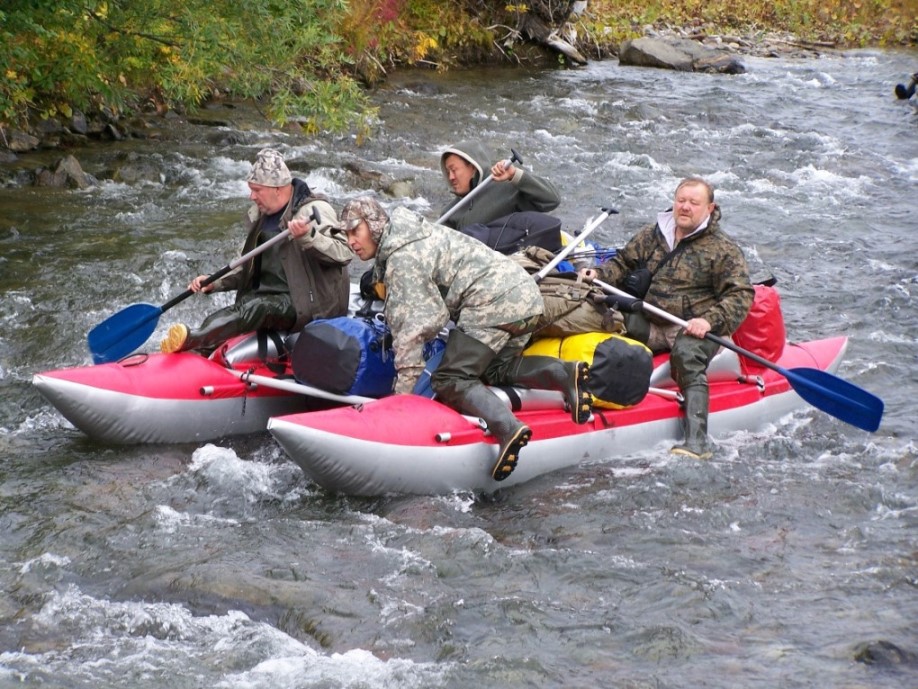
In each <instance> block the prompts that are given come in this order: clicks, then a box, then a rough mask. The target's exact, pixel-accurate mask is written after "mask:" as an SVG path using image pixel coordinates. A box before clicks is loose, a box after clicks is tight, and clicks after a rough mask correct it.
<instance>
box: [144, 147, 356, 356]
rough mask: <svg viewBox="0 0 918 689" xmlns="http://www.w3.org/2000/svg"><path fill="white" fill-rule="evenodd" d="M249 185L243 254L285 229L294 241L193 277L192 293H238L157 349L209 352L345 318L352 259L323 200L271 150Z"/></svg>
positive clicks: (176, 329)
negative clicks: (254, 334) (223, 270)
mask: <svg viewBox="0 0 918 689" xmlns="http://www.w3.org/2000/svg"><path fill="white" fill-rule="evenodd" d="M247 180H248V184H249V190H250V192H251V193H250V198H251V199H252V201H253V202H254V204H253V206H252V207H251V208H250V209H249V212H248V215H247V217H246V221H247V224H248V228H249V231H248V236H247V237H246V240H245V246H244V248H243V253H248V252H249V251H251V250H253V249H254V248H255V247H256V246H258V245H259V244H262V243H263V242H265V241H266V240H268V239H270V238H271V237H273V236H276V235H277V234H278V233H279V232H282V231H283V230H284V229H287V228H289V229H290V235H291V240H290V241H289V242H283V241H282V242H281V243H280V244H276V245H275V246H273V247H271V248H270V249H267V250H266V251H265V252H264V253H262V254H259V255H258V256H256V257H255V258H253V259H252V260H251V261H250V262H248V263H246V264H244V265H241V266H239V267H238V268H236V269H235V270H234V271H232V272H230V273H228V274H227V275H225V276H224V277H222V278H221V279H219V280H217V281H215V282H213V283H212V284H210V285H206V286H204V287H202V286H201V283H202V281H204V280H206V279H207V276H206V275H199V276H198V277H196V278H195V279H194V280H192V281H191V283H190V284H189V285H188V289H190V290H192V291H194V292H211V291H228V290H237V291H236V301H235V303H234V304H233V305H232V306H227V307H225V308H222V309H219V310H218V311H215V312H214V313H212V314H210V315H209V316H208V317H207V318H205V319H204V322H203V323H202V324H201V326H200V327H199V328H197V329H194V330H191V329H189V328H188V326H186V325H185V324H184V323H176V324H174V325H172V326H171V327H170V328H169V331H168V334H167V335H166V337H165V338H164V339H163V341H162V343H161V345H160V349H161V350H162V351H163V352H165V353H167V354H168V353H172V352H179V351H184V350H189V349H198V350H202V351H205V352H207V351H210V350H213V349H214V348H215V347H216V346H217V345H219V344H220V343H221V342H223V341H224V340H226V339H228V338H230V337H234V336H236V335H241V334H242V333H247V332H251V331H253V330H258V329H260V328H266V329H269V330H298V329H300V328H301V327H303V326H304V325H305V324H306V323H308V322H309V321H311V320H313V319H315V318H331V317H334V316H343V315H345V314H346V313H347V307H348V300H349V295H350V278H349V277H348V272H347V265H348V263H350V262H351V259H353V257H354V255H353V253H351V250H350V249H348V247H347V242H346V241H345V238H344V236H343V234H342V233H341V232H339V231H338V230H337V227H336V224H335V223H336V222H337V217H336V215H335V211H334V209H333V208H332V207H331V205H330V204H329V203H328V201H326V200H325V198H324V197H322V196H316V195H314V194H313V193H312V191H311V190H310V188H309V185H307V184H306V182H305V181H303V180H301V179H298V178H294V177H293V176H292V175H291V174H290V170H289V169H287V165H286V164H285V163H284V159H283V158H282V157H281V155H280V153H278V152H277V151H275V150H272V149H268V148H266V149H264V150H262V151H261V152H260V153H259V154H258V157H257V158H256V160H255V164H254V165H253V166H252V171H251V172H250V173H249V175H248V178H247ZM313 206H315V207H316V208H317V210H318V212H319V217H320V218H321V224H320V225H319V227H318V228H315V227H313V226H312V224H311V223H310V221H309V217H310V216H311V214H312V208H313Z"/></svg>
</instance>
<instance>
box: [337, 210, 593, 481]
mask: <svg viewBox="0 0 918 689" xmlns="http://www.w3.org/2000/svg"><path fill="white" fill-rule="evenodd" d="M341 220H342V223H341V226H342V228H343V229H344V230H345V231H346V232H347V238H348V245H349V246H350V247H351V249H352V250H353V251H354V253H355V254H357V256H358V258H360V259H362V260H370V259H375V260H376V263H375V266H374V269H373V270H374V278H375V280H376V283H377V288H376V289H377V292H378V293H380V292H384V294H381V295H380V296H382V297H383V298H384V299H385V302H386V306H385V313H386V320H387V322H388V324H389V327H390V329H391V331H392V346H393V349H394V350H395V369H396V382H395V392H396V393H397V394H405V393H410V392H411V391H412V390H413V389H414V386H415V384H416V383H417V381H418V378H419V377H420V375H421V373H422V371H423V369H424V364H425V361H424V357H423V346H424V343H425V342H427V341H429V340H431V339H432V338H434V337H435V336H436V335H437V334H438V333H439V332H440V331H441V330H442V329H443V328H444V326H446V324H447V322H448V321H449V320H451V319H452V320H453V321H455V324H456V327H455V328H453V329H452V330H451V331H450V336H449V341H448V342H447V345H446V349H445V350H444V354H443V359H442V361H441V362H440V364H439V365H438V367H437V370H436V371H435V372H434V373H433V375H432V376H431V387H432V388H433V390H434V392H435V393H436V395H437V398H438V399H439V400H440V401H441V402H443V403H444V404H447V405H449V406H450V407H452V408H454V409H456V410H457V411H460V412H462V413H466V414H474V415H476V416H479V417H481V418H482V419H484V420H485V421H486V422H487V424H488V429H489V430H490V431H491V433H492V435H494V436H495V438H496V439H497V440H498V442H499V443H500V449H499V452H498V457H497V460H496V462H495V463H494V465H493V468H492V469H491V475H492V476H493V478H494V479H495V480H497V481H500V480H503V479H504V478H506V477H507V476H509V475H510V472H512V471H513V469H514V467H515V466H516V462H517V459H518V455H519V451H520V449H521V448H522V447H523V446H525V445H526V444H527V443H528V442H529V439H530V438H531V436H532V431H531V429H530V428H529V427H528V426H526V425H525V424H524V423H522V422H521V421H520V420H519V419H517V418H516V417H515V416H514V415H513V414H512V413H511V412H510V410H509V409H508V408H507V407H506V406H505V405H504V403H503V402H502V401H501V400H500V398H498V397H497V396H496V395H495V394H494V393H492V392H491V391H490V390H489V389H488V388H487V387H486V386H485V384H484V383H487V384H490V385H513V384H519V385H523V386H525V387H532V388H545V389H553V390H559V391H561V392H563V393H564V394H565V395H566V396H567V399H568V401H569V403H570V406H571V416H572V419H573V421H574V422H576V423H584V422H586V421H587V420H588V419H589V417H590V413H591V405H592V400H591V397H590V395H589V393H588V392H587V391H586V389H585V388H586V382H587V374H588V369H587V366H586V364H585V363H583V362H562V361H561V360H560V359H555V358H553V357H523V356H522V351H523V349H524V347H525V346H526V343H527V342H528V340H529V333H530V332H531V331H532V330H533V329H534V328H535V327H536V324H537V323H538V320H539V316H540V315H541V314H542V308H543V305H542V296H541V294H540V292H539V288H538V286H537V285H536V283H535V281H534V280H533V279H532V278H531V277H530V276H529V275H528V274H527V273H526V271H525V270H523V268H521V267H520V266H519V265H517V264H516V263H515V262H514V261H512V260H511V259H510V258H508V257H507V256H504V255H503V254H500V253H497V252H496V251H493V250H492V249H490V248H488V247H487V246H486V245H484V244H482V243H481V242H479V241H478V240H477V239H472V238H471V237H467V236H465V235H463V234H461V233H459V232H452V231H449V230H447V229H446V228H444V227H443V226H441V225H436V224H433V223H431V222H429V221H427V220H425V219H424V218H423V217H422V216H420V215H418V214H417V213H414V212H412V211H410V210H408V209H406V208H396V209H395V210H394V211H393V212H392V215H391V217H390V216H389V215H388V214H387V213H386V212H385V210H383V208H382V206H380V204H379V203H378V202H377V201H376V200H375V199H373V198H371V197H363V198H359V199H355V200H353V201H350V202H349V203H348V204H346V205H345V207H344V209H343V210H342V212H341ZM380 286H381V287H380Z"/></svg>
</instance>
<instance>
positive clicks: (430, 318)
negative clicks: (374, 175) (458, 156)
mask: <svg viewBox="0 0 918 689" xmlns="http://www.w3.org/2000/svg"><path fill="white" fill-rule="evenodd" d="M374 271H375V277H376V279H377V281H380V282H383V283H385V285H386V319H387V321H388V322H389V327H390V328H391V330H392V345H393V349H394V350H395V369H396V372H397V379H396V385H395V392H396V393H408V392H411V390H412V389H413V388H414V385H415V382H416V381H417V379H418V377H419V376H420V375H421V372H422V371H423V370H424V358H423V346H424V343H425V342H427V341H428V340H430V339H432V338H433V337H434V336H436V335H437V333H439V332H440V330H442V329H443V327H444V326H445V325H446V324H447V322H448V321H449V320H450V319H452V320H454V321H455V322H456V326H457V327H458V328H460V329H461V330H462V331H463V332H467V333H474V332H477V331H480V330H482V329H496V330H498V331H500V333H501V334H498V333H497V332H495V333H494V337H493V338H488V339H489V340H491V341H490V342H488V343H487V344H489V346H490V345H491V344H492V342H493V343H494V344H498V343H500V344H504V343H506V342H507V341H508V340H509V339H511V338H509V337H506V335H507V333H508V332H509V331H515V330H517V329H518V327H519V326H520V324H519V322H520V321H525V320H526V319H530V318H532V317H533V316H539V315H540V314H541V313H542V308H543V305H542V295H541V294H540V292H539V288H538V286H537V285H536V284H535V282H534V281H533V279H532V278H531V277H530V276H529V275H528V274H527V273H526V271H525V270H523V269H522V268H521V267H520V266H518V265H517V264H516V263H514V262H513V261H512V260H511V259H510V258H508V257H507V256H504V255H503V254H499V253H497V252H496V251H494V250H493V249H490V248H488V247H487V246H486V245H484V244H482V243H481V242H479V241H478V240H477V239H472V238H471V237H467V236H465V235H464V234H461V233H459V232H452V231H450V230H449V229H448V228H446V227H444V226H442V225H435V224H434V223H431V222H429V221H427V220H425V219H424V218H423V217H422V216H420V215H418V214H417V213H414V212H412V211H410V210H408V209H407V208H396V209H395V210H394V211H393V212H392V213H391V215H390V219H389V225H388V227H387V228H386V230H385V231H384V232H383V234H382V237H381V240H380V244H379V249H378V251H377V254H376V266H375V268H374ZM531 323H532V322H531V321H530V322H528V323H526V324H525V325H531ZM501 326H505V327H506V329H502V328H501ZM511 334H514V335H515V334H516V333H515V332H513V333H511Z"/></svg>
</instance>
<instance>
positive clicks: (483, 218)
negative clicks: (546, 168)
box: [440, 141, 561, 229]
mask: <svg viewBox="0 0 918 689" xmlns="http://www.w3.org/2000/svg"><path fill="white" fill-rule="evenodd" d="M492 160H493V158H492V156H491V153H490V152H489V151H488V150H487V149H486V148H485V146H484V145H483V144H482V143H480V142H477V141H464V142H462V143H459V144H455V145H454V146H450V147H448V148H447V149H446V150H445V151H443V153H442V154H441V155H440V170H441V171H442V172H443V178H444V179H445V180H446V183H447V184H448V185H449V188H450V191H452V192H453V194H455V195H456V198H455V199H454V200H453V201H452V202H450V203H449V204H447V205H446V207H445V208H444V209H443V211H442V213H441V215H442V214H443V213H446V212H447V211H448V210H449V209H450V208H452V207H453V206H455V205H456V204H457V203H459V202H460V201H462V199H463V198H464V197H465V196H467V195H468V194H469V192H471V191H472V190H473V189H474V188H475V187H477V186H478V185H479V184H480V183H481V181H482V180H483V179H484V178H485V177H487V175H488V174H491V175H492V176H493V179H494V181H493V183H491V184H490V186H489V187H488V188H487V189H485V190H483V191H482V192H481V193H480V194H479V195H477V196H476V197H475V198H474V199H473V200H472V202H471V203H469V204H467V205H466V206H465V207H464V208H463V209H462V210H460V211H457V212H456V213H455V214H453V215H451V216H450V217H449V219H448V220H446V221H445V222H444V223H443V224H444V225H447V226H448V227H452V228H453V229H460V228H463V227H465V226H466V225H473V224H476V223H489V222H491V221H492V220H497V219H498V218H502V217H504V216H506V215H510V214H511V213H518V212H520V211H538V212H540V213H547V212H549V211H552V210H554V209H555V208H557V207H558V204H560V203H561V197H560V195H559V194H558V190H557V189H555V187H554V185H553V184H552V183H551V182H549V181H548V180H547V179H544V178H542V177H539V176H537V175H534V174H532V173H531V172H524V171H523V170H522V169H520V168H518V167H515V166H514V165H512V164H509V165H506V166H505V165H504V161H498V162H496V163H491V161H492ZM489 168H490V169H489Z"/></svg>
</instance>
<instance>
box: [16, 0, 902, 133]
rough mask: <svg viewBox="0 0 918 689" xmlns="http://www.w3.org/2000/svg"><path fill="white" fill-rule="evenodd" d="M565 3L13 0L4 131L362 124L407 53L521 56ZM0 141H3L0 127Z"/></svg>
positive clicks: (596, 40)
mask: <svg viewBox="0 0 918 689" xmlns="http://www.w3.org/2000/svg"><path fill="white" fill-rule="evenodd" d="M915 1H916V0H744V1H743V2H737V1H736V0H590V1H589V2H588V3H587V11H586V12H585V13H584V14H583V15H581V16H580V17H578V18H576V19H575V20H574V25H575V27H576V29H577V34H578V47H579V48H580V50H581V52H583V53H584V54H586V55H588V56H597V55H609V54H612V53H615V52H616V50H617V46H618V44H619V43H620V42H621V41H622V40H624V39H627V38H633V37H636V36H639V35H641V34H642V33H643V31H644V28H645V27H646V26H648V25H650V26H654V27H657V28H662V27H691V28H694V29H696V30H697V31H699V32H704V33H710V34H732V35H737V34H738V35H745V36H750V35H755V34H757V33H764V32H766V31H778V32H787V33H789V34H793V35H795V36H796V37H798V38H800V39H802V40H806V41H813V42H819V43H820V44H825V45H835V46H837V47H839V48H848V47H863V46H895V45H915V44H918V16H916V12H915ZM569 4H570V3H566V2H563V1H559V0H530V2H528V3H526V2H520V3H512V2H489V1H487V0H450V1H449V2H443V1H442V0H349V1H347V0H283V1H282V2H279V1H278V0H246V1H245V2H238V1H237V0H183V1H182V2H175V1H174V0H119V1H118V2H113V1H112V0H6V1H5V2H3V3H2V4H0V137H2V136H4V135H5V131H6V130H7V129H9V128H11V127H20V126H25V125H27V124H28V123H30V122H31V123H34V122H35V121H36V120H40V119H42V118H63V119H66V118H69V117H70V116H71V115H72V114H73V112H74V111H76V110H80V111H83V112H85V113H90V114H92V113H103V114H106V115H108V116H111V117H113V118H117V117H120V116H123V115H125V114H129V113H133V112H137V111H140V110H145V109H150V110H153V109H156V110H157V111H162V110H164V109H169V108H172V109H179V110H188V109H192V108H194V107H197V106H199V105H201V104H202V103H203V102H205V101H207V100H209V99H211V98H214V97H231V98H248V99H253V100H258V101H260V102H262V103H263V104H264V108H265V110H266V112H267V114H268V115H269V117H271V118H272V119H273V120H274V121H275V122H276V123H277V124H279V125H283V124H284V123H289V122H295V123H297V124H298V125H299V126H301V127H302V128H303V129H304V130H305V131H306V132H309V133H316V132H319V131H347V130H357V131H358V132H360V131H363V130H364V129H365V127H366V123H367V122H368V117H369V116H370V115H372V113H371V111H370V110H369V106H368V101H367V99H366V95H365V91H364V89H363V86H365V85H367V84H372V83H375V82H378V81H379V80H381V79H384V78H385V75H386V73H387V71H388V70H390V69H392V68H393V67H397V66H418V67H426V68H436V69H448V68H452V67H456V66H460V65H464V64H474V63H477V62H482V61H501V60H507V59H513V58H514V57H515V55H514V52H513V51H514V49H515V48H517V47H519V46H520V45H521V42H520V38H519V31H520V29H521V28H523V27H525V26H527V25H528V24H529V23H530V20H532V19H533V18H534V17H540V16H541V17H543V18H544V17H546V16H550V17H552V18H554V19H557V18H558V17H559V16H561V15H563V14H564V10H565V9H566V8H567V7H568V6H569ZM0 140H2V139H0Z"/></svg>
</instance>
